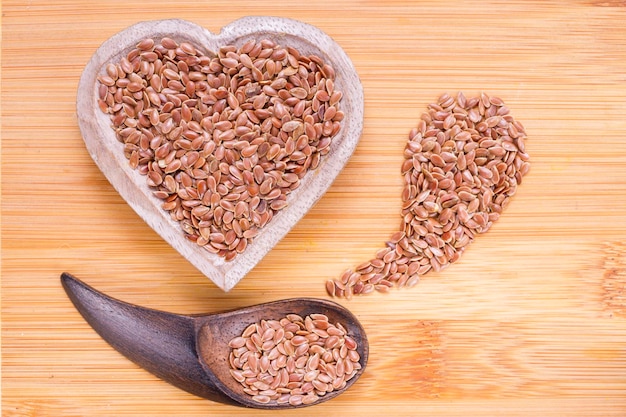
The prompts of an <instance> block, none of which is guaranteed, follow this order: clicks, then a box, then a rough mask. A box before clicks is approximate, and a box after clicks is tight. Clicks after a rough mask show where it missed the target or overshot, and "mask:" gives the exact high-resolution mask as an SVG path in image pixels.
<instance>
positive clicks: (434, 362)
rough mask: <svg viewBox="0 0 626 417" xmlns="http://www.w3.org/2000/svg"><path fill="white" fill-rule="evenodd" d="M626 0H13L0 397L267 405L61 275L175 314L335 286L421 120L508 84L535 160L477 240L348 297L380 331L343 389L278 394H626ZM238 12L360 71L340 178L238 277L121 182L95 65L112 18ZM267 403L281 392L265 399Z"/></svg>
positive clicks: (353, 406)
mask: <svg viewBox="0 0 626 417" xmlns="http://www.w3.org/2000/svg"><path fill="white" fill-rule="evenodd" d="M624 6H626V4H625V3H624V2H623V1H617V0H608V1H597V2H596V1H584V2H583V1H563V2H539V1H533V2H522V1H501V2H483V1H466V2H440V1H429V2H426V1H424V2H417V1H411V2H409V1H407V2H400V1H386V2H374V1H345V2H337V1H324V2H321V1H307V2H273V3H270V2H257V1H246V2H231V1H217V0H216V1H197V2H171V1H167V2H166V1H150V2H147V1H145V2H140V1H138V2H132V3H131V2H126V1H109V2H100V1H92V2H89V1H77V0H66V1H64V2H59V3H58V4H55V3H51V2H47V1H28V2H26V1H3V3H2V32H3V33H2V300H1V301H2V411H3V416H85V415H89V416H112V415H120V416H121V415H132V416H174V415H185V416H206V415H224V416H235V415H250V416H252V415H262V414H263V415H264V414H267V413H260V412H258V411H251V410H243V409H239V408H235V407H231V406H226V405H219V404H217V403H213V402H210V401H208V400H203V399H201V398H198V397H194V396H192V395H190V394H187V393H185V392H183V391H180V390H178V389H177V388H174V387H173V386H171V385H169V384H167V383H165V382H163V381H161V380H159V379H157V378H155V377H154V376H152V375H151V374H149V373H148V372H146V371H144V370H142V369H140V368H138V367H137V366H136V365H134V364H132V363H131V362H130V361H128V360H127V359H126V358H124V357H123V356H122V355H120V354H119V353H118V352H116V351H115V350H114V349H112V348H111V347H110V346H109V345H107V344H106V342H104V341H103V340H102V339H101V338H100V337H99V336H97V334H96V333H95V332H94V331H93V330H92V329H91V328H90V327H89V326H88V325H87V324H86V323H85V321H84V320H83V319H82V318H81V317H80V315H79V314H78V312H77V311H76V310H75V309H74V308H73V306H72V305H71V303H70V301H69V300H68V298H67V297H66V295H65V294H64V292H63V289H62V288H61V284H60V281H59V274H60V273H61V272H62V271H69V272H72V273H74V274H76V275H77V276H78V277H79V278H82V279H84V280H85V281H86V282H87V283H88V284H90V285H93V286H94V287H96V288H97V289H99V290H101V291H104V292H105V293H107V294H109V295H112V296H115V297H118V298H121V299H122V300H124V301H128V302H133V303H137V304H140V305H143V306H146V307H150V308H157V309H163V310H167V311H172V312H176V313H184V314H188V313H201V312H210V311H221V310H225V309H230V308H234V307H241V306H246V305H250V304H253V303H258V302H265V301H272V300H277V299H281V298H287V297H297V296H314V297H322V298H324V297H326V295H325V291H324V281H325V280H326V279H327V278H329V277H336V276H339V274H341V272H342V271H343V270H344V269H347V268H350V267H354V266H356V265H357V264H359V263H361V262H363V261H365V260H368V259H369V258H370V257H371V256H372V255H373V254H374V252H375V251H376V250H377V249H379V248H381V247H382V245H383V244H384V242H385V240H386V239H387V238H388V237H389V236H390V234H391V233H392V232H393V231H395V230H396V228H397V227H398V225H399V220H400V219H399V211H400V192H401V188H402V182H401V177H400V174H399V168H400V163H401V161H402V150H403V148H404V144H405V142H406V138H407V135H408V132H409V130H410V129H411V127H413V126H414V125H415V122H416V120H417V119H418V117H419V115H420V114H421V113H422V112H423V111H424V109H425V107H426V105H427V104H428V103H429V102H431V101H434V100H435V98H436V97H437V96H438V95H440V94H441V93H443V92H456V91H458V90H463V91H464V92H465V93H466V94H467V95H473V94H476V93H478V92H479V91H481V90H483V91H485V92H487V93H489V94H493V95H498V96H500V97H501V98H502V99H504V100H505V102H506V103H507V104H508V105H509V107H510V108H511V109H512V113H513V115H514V116H515V117H516V119H519V120H520V121H521V122H522V123H523V124H524V125H525V127H526V130H527V132H528V141H527V151H528V152H529V153H530V155H531V158H532V168H531V172H530V174H529V175H528V176H527V177H526V178H525V179H524V183H523V184H522V186H521V187H520V189H519V192H518V194H517V195H516V196H515V197H514V199H513V202H512V204H511V205H510V206H509V208H508V210H507V212H506V213H505V215H504V216H503V217H502V218H501V219H500V221H499V222H498V223H497V224H496V225H495V226H494V227H493V228H492V230H491V231H490V232H489V233H488V234H486V235H484V236H481V238H480V239H479V240H477V241H476V242H475V243H474V244H472V245H471V246H470V247H469V248H468V250H467V251H466V253H465V254H464V256H463V257H462V258H461V260H460V261H459V262H458V263H456V264H454V265H452V266H451V267H450V268H448V269H447V270H445V271H443V272H441V273H439V274H430V275H428V276H427V277H425V279H424V280H423V282H422V283H420V284H419V285H418V286H417V287H415V288H413V289H410V290H394V291H392V292H391V293H390V294H387V295H382V294H373V295H369V296H365V297H362V298H357V299H353V300H351V301H344V300H342V301H340V302H341V303H342V304H344V305H346V306H348V307H349V308H350V309H351V311H352V312H353V313H355V314H356V315H357V317H358V318H359V320H361V322H362V323H363V325H364V327H365V329H366V331H367V332H368V337H369V340H370V361H369V365H368V368H367V371H366V372H365V373H364V375H363V376H362V378H361V379H360V380H359V381H358V382H357V383H356V384H355V385H354V386H353V387H352V388H351V389H350V390H349V391H348V392H347V393H345V394H344V395H342V396H340V397H338V398H336V399H334V400H332V401H329V402H327V403H324V404H321V405H319V406H316V407H312V408H308V409H304V410H298V411H297V412H284V413H281V415H285V416H288V415H298V416H302V415H311V416H314V415H363V416H382V415H392V414H393V415H412V416H429V417H431V416H456V415H466V416H467V415H476V416H485V415H507V416H522V415H523V416H527V415H541V416H561V415H567V416H623V415H626V119H625V118H624V113H625V110H626V75H625V74H626V25H625V24H624V22H626V7H624ZM244 15H276V16H285V17H291V18H295V19H299V20H302V21H304V22H306V23H310V24H313V25H316V26H318V27H319V28H320V29H322V30H323V31H325V32H326V33H328V34H329V35H331V36H332V37H333V38H334V39H335V40H336V41H337V42H338V43H339V44H340V45H341V46H342V47H343V48H344V50H345V51H346V52H347V54H348V55H349V56H350V57H351V59H352V60H353V62H354V65H355V67H356V69H357V71H358V72H359V75H360V77H361V79H362V82H363V87H364V93H365V125H364V132H363V136H362V139H361V142H360V143H359V145H358V147H357V150H356V153H355V154H354V156H353V157H352V158H351V160H350V161H349V163H348V165H347V167H346V168H345V170H344V171H343V172H342V173H341V174H340V175H339V177H338V179H337V180H336V182H335V183H334V184H333V186H332V187H331V188H330V191H329V192H328V193H327V194H326V195H325V196H324V197H322V199H321V200H320V201H319V202H318V204H317V205H316V206H315V207H314V208H313V209H312V210H311V211H310V212H309V214H308V215H306V216H305V217H304V218H303V219H302V221H301V222H300V223H299V224H298V225H297V226H296V227H295V228H294V229H293V230H292V231H291V232H290V233H289V234H288V235H287V236H286V237H285V239H284V240H283V241H281V242H280V243H279V244H278V246H277V247H276V248H275V249H274V250H273V251H272V252H270V253H269V254H268V256H267V257H266V258H264V259H263V260H262V261H261V263H260V264H259V265H258V266H257V267H256V268H255V269H253V270H252V271H251V272H250V274H249V275H248V276H247V277H246V278H244V280H242V281H241V282H240V283H239V284H238V286H237V287H235V289H234V290H232V291H231V292H229V293H227V294H225V293H224V292H223V291H222V290H220V289H219V288H217V287H216V286H215V285H213V284H212V283H211V282H210V281H209V280H208V279H207V278H205V277H204V276H203V275H202V274H200V273H199V272H198V271H197V270H196V269H195V268H194V267H192V266H191V265H190V264H189V263H188V262H186V261H185V260H184V259H183V258H182V257H181V256H180V255H178V254H177V252H175V251H174V250H173V249H172V248H171V247H169V246H168V245H167V244H166V243H165V242H164V241H163V240H162V239H161V238H159V237H158V235H157V234H156V233H154V232H153V231H152V230H151V229H150V228H149V227H148V226H147V225H146V224H145V223H144V222H143V221H142V220H141V219H139V218H138V216H137V215H136V214H135V213H134V212H133V211H132V210H131V209H130V207H129V206H128V205H126V204H125V203H124V201H123V200H122V199H121V198H120V197H119V196H118V195H117V194H116V193H115V191H114V190H113V188H112V187H111V186H110V185H109V183H108V182H107V181H106V179H105V178H104V176H103V175H102V174H101V172H100V171H99V170H98V168H97V167H96V165H95V164H94V163H93V161H92V160H91V159H90V158H89V155H88V153H87V151H86V149H85V147H84V144H83V141H82V139H81V137H80V133H79V130H78V126H77V120H76V116H75V104H74V103H75V100H76V87H77V84H78V78H79V76H80V73H81V71H82V69H83V67H84V65H85V64H86V63H87V61H88V59H89V57H90V56H91V55H92V53H93V52H94V50H95V49H96V48H97V47H98V46H99V45H100V43H102V42H103V41H104V40H105V39H107V38H108V37H109V36H111V35H112V34H114V33H116V32H118V31H120V30H121V29H123V28H125V27H127V26H129V25H131V24H133V23H136V22H137V21H140V20H147V19H163V18H174V17H177V18H183V19H187V20H190V21H193V22H195V23H198V24H200V25H203V26H205V27H207V28H208V29H210V30H212V31H218V30H219V28H220V27H222V26H224V25H226V24H228V23H229V22H231V21H233V20H235V19H237V18H239V17H242V16H244ZM267 415H269V414H267Z"/></svg>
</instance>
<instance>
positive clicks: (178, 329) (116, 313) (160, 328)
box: [61, 273, 234, 404]
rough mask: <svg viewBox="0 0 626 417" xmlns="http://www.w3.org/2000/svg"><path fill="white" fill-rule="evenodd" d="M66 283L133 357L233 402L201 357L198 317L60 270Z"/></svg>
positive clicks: (92, 321)
mask: <svg viewBox="0 0 626 417" xmlns="http://www.w3.org/2000/svg"><path fill="white" fill-rule="evenodd" d="M61 283H62V284H63V288H64V289H65V291H66V293H67V295H68V296H69V298H70V300H72V303H74V306H75V307H76V309H77V310H78V311H79V312H80V314H81V315H82V316H83V317H84V318H85V320H86V321H87V323H89V325H91V327H93V329H94V330H95V331H96V332H97V333H98V334H99V335H100V336H101V337H102V338H103V339H104V340H106V341H107V342H108V343H109V344H110V345H111V346H112V347H114V348H115V349H116V350H117V351H119V352H120V353H122V354H123V355H124V356H126V357H127V358H128V359H130V360H131V361H133V362H134V363H136V364H137V365H139V366H140V367H142V368H144V369H146V370H147V371H149V372H151V373H153V374H154V375H156V376H158V377H159V378H161V379H163V380H165V381H167V382H169V383H170V384H172V385H175V386H177V387H178V388H181V389H183V390H185V391H188V392H190V393H192V394H194V395H197V396H200V397H203V398H208V399H210V400H213V401H217V402H222V403H227V404H234V402H233V401H232V400H231V399H230V398H228V397H227V396H225V395H224V394H223V393H221V392H219V390H218V389H217V388H216V387H215V385H214V384H213V382H212V381H211V380H210V379H209V378H208V377H207V375H206V373H205V371H204V370H203V368H202V365H201V364H200V362H199V360H198V355H197V351H196V341H195V330H194V318H193V317H191V316H184V315H178V314H173V313H168V312H164V311H159V310H153V309H149V308H145V307H141V306H137V305H134V304H129V303H126V302H123V301H120V300H117V299H114V298H112V297H109V296H107V295H105V294H103V293H101V292H99V291H96V290H95V289H94V288H92V287H90V286H88V285H87V284H85V283H83V282H82V281H79V280H78V279H77V278H75V277H74V276H72V275H70V274H68V273H63V274H62V275H61Z"/></svg>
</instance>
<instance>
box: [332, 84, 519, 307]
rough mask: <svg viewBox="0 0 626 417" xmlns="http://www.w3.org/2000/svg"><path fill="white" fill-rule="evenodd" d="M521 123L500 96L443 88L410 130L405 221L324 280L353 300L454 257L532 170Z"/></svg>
mask: <svg viewBox="0 0 626 417" xmlns="http://www.w3.org/2000/svg"><path fill="white" fill-rule="evenodd" d="M525 138H526V133H525V131H524V128H523V126H522V125H521V124H520V123H519V122H518V121H516V120H515V119H514V118H513V117H512V116H511V115H510V114H509V108H508V107H507V106H505V104H504V102H503V101H502V100H501V99H499V98H497V97H489V96H488V95H487V94H484V93H483V94H481V95H480V96H478V97H473V98H469V99H468V98H466V97H465V96H464V95H463V93H461V92H460V93H458V95H457V96H456V98H455V97H453V96H450V95H448V94H444V95H442V96H441V97H439V100H438V101H437V103H433V104H431V105H429V107H428V112H427V113H424V114H422V116H421V120H419V122H418V123H417V127H415V128H414V129H413V130H411V132H410V134H409V140H408V142H407V145H406V148H405V150H404V157H405V160H404V163H403V164H402V168H401V173H402V176H403V178H404V183H405V185H404V189H403V191H402V202H403V204H402V222H401V227H400V230H399V231H398V232H396V233H394V234H393V235H392V236H391V238H390V239H389V241H388V242H387V245H386V247H385V248H384V249H381V250H379V251H378V252H377V253H376V257H375V258H373V259H371V260H369V261H367V262H364V263H363V264H361V265H359V266H357V267H356V268H355V269H354V270H347V271H346V272H344V274H343V275H342V276H341V277H340V278H338V279H333V280H329V281H327V282H326V290H327V291H328V293H329V294H330V295H331V296H337V297H347V298H350V297H352V295H356V294H367V293H371V292H373V291H379V292H387V291H389V289H390V288H392V287H394V286H396V287H405V286H406V287H411V286H413V285H415V284H417V283H418V282H419V279H420V277H421V276H422V275H424V274H426V273H427V272H429V271H440V270H442V269H443V268H445V267H447V266H448V265H449V264H451V263H453V262H455V261H457V260H458V259H459V258H460V257H461V254H462V253H463V251H464V250H465V248H466V247H467V246H468V245H469V244H470V243H472V241H473V240H474V239H475V238H476V236H477V235H479V234H481V233H485V232H487V231H488V230H489V228H490V227H491V225H492V224H493V222H495V221H497V220H498V218H499V217H500V215H501V214H502V211H503V210H504V208H505V207H506V206H507V205H508V204H509V201H510V198H511V197H512V196H513V195H514V194H515V192H516V190H517V186H518V185H519V184H521V183H522V177H523V176H524V175H526V174H527V173H528V171H529V169H530V163H529V156H528V154H527V153H526V149H525V146H524V140H525Z"/></svg>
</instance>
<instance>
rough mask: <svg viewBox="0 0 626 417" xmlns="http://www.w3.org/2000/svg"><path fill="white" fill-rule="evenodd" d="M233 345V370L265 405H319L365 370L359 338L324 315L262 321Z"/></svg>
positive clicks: (243, 384)
mask: <svg viewBox="0 0 626 417" xmlns="http://www.w3.org/2000/svg"><path fill="white" fill-rule="evenodd" d="M229 346H230V347H231V349H232V351H231V353H230V355H229V363H230V367H231V370H230V373H231V375H232V376H233V378H234V379H235V380H237V381H238V382H239V383H240V384H241V385H242V386H243V391H244V392H245V393H246V394H248V395H250V396H251V397H252V399H253V400H254V401H256V402H258V403H262V404H267V403H270V402H272V403H276V404H290V405H294V406H295V405H301V404H313V403H315V402H316V401H318V400H319V399H320V397H323V396H324V395H326V394H327V393H329V392H332V391H335V390H339V389H342V388H344V387H345V386H346V383H347V381H349V380H350V379H351V378H352V377H354V375H356V373H357V372H358V370H359V369H361V364H360V362H359V360H360V356H359V353H358V352H357V343H356V341H355V340H354V339H353V338H351V337H350V336H348V334H347V331H346V329H345V328H344V327H343V326H342V325H341V324H340V323H336V324H332V323H330V322H329V320H328V317H327V316H325V315H323V314H311V315H309V316H306V317H304V318H302V317H301V316H299V315H297V314H288V315H287V316H286V317H284V318H282V319H280V320H262V321H260V322H259V323H255V324H251V325H250V326H248V327H247V328H246V329H245V330H244V332H243V334H242V335H241V336H238V337H235V338H233V339H232V340H231V341H230V343H229Z"/></svg>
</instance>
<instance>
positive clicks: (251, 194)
mask: <svg viewBox="0 0 626 417" xmlns="http://www.w3.org/2000/svg"><path fill="white" fill-rule="evenodd" d="M105 70H106V71H105V73H104V74H101V75H100V76H99V77H98V80H99V83H100V84H99V88H98V105H99V107H100V109H101V110H102V111H103V112H104V113H107V114H109V115H110V117H111V121H112V123H113V128H114V129H115V133H116V136H117V138H118V140H119V141H120V142H122V143H124V154H125V155H126V157H127V158H128V159H129V162H130V165H131V166H132V167H133V168H134V169H137V170H139V172H140V173H141V174H143V175H146V177H147V183H148V185H149V186H150V187H152V188H153V189H154V195H155V196H156V197H157V198H159V199H161V200H162V201H163V203H162V208H163V209H164V210H166V211H168V212H169V214H170V216H171V217H172V219H174V220H175V221H178V222H180V225H181V227H182V230H183V231H184V233H185V236H186V237H187V238H188V239H189V240H191V241H193V242H196V243H197V244H198V245H200V246H202V247H204V248H205V249H206V250H207V251H209V252H211V253H216V254H218V255H219V256H222V257H224V258H225V259H226V260H232V259H233V258H234V257H235V256H236V255H237V254H238V253H242V252H243V251H244V250H245V249H246V247H247V246H248V244H249V243H250V242H251V241H252V240H253V238H254V237H255V236H257V234H258V233H259V231H260V229H261V228H263V227H264V226H265V225H266V224H267V223H268V222H270V221H271V219H272V218H273V217H274V215H275V214H276V213H278V212H279V211H280V210H281V209H283V208H284V207H285V206H286V205H287V195H288V194H289V193H290V192H291V191H293V190H295V189H296V188H297V187H299V186H300V182H301V180H302V179H303V177H304V176H305V175H306V173H307V172H308V171H309V170H312V169H316V168H317V167H318V166H319V164H320V160H321V158H322V157H323V156H324V155H326V154H327V153H328V152H329V151H330V145H331V141H332V138H333V137H334V136H335V135H337V133H338V132H339V130H340V128H341V125H340V122H341V120H342V119H343V117H344V114H343V112H342V111H341V110H340V109H339V102H340V100H341V98H342V93H341V92H340V91H338V90H336V89H335V86H334V80H335V71H334V70H333V68H332V67H331V66H330V65H329V64H328V63H325V62H324V61H323V60H322V59H321V58H320V57H319V56H316V55H301V54H300V52H298V51H297V50H296V49H294V48H292V47H282V46H280V45H277V44H276V43H274V42H273V41H271V40H262V41H259V42H257V41H254V40H251V41H249V42H246V43H245V44H243V45H242V46H241V47H240V48H237V47H236V46H234V45H227V46H223V47H221V48H220V49H219V51H218V53H217V55H216V56H208V55H205V54H203V53H202V51H200V50H199V49H197V48H196V47H195V46H193V45H191V44H189V43H187V42H182V43H180V44H179V43H177V42H175V41H174V40H172V39H170V38H163V39H161V40H160V41H158V42H157V41H155V40H153V39H145V40H143V41H141V42H139V44H137V45H136V48H134V49H133V50H132V51H130V52H129V53H128V54H127V56H125V57H124V58H122V59H121V61H120V62H119V63H110V64H108V65H107V66H106V68H105Z"/></svg>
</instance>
